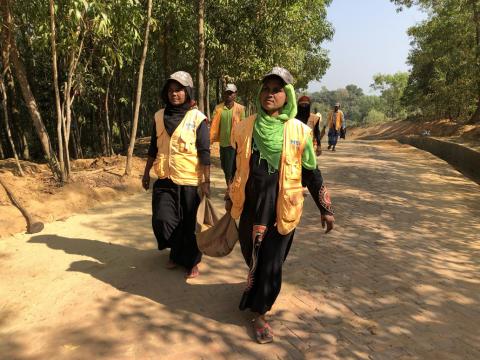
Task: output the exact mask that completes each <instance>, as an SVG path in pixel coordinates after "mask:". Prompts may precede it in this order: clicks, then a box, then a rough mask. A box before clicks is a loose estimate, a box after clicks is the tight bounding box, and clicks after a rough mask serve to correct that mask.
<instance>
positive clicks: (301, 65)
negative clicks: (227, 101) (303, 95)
mask: <svg viewBox="0 0 480 360" xmlns="http://www.w3.org/2000/svg"><path fill="white" fill-rule="evenodd" d="M330 2H331V0H313V1H307V0H292V1H285V0H260V1H253V0H217V1H208V0H207V1H206V19H205V32H206V58H207V61H208V63H209V69H210V72H209V73H208V74H207V76H208V80H209V82H208V83H209V85H210V87H211V88H212V89H215V91H213V90H211V91H210V99H209V101H210V102H211V103H214V102H215V93H216V92H217V89H216V87H217V86H216V84H217V83H220V84H222V83H224V82H225V81H234V82H236V83H237V86H238V88H239V90H240V95H241V98H242V99H243V100H244V101H245V102H248V101H249V100H251V97H252V96H253V94H255V93H256V90H257V86H258V80H259V78H260V77H261V76H262V75H263V74H264V73H265V72H266V71H268V70H269V69H270V68H271V67H272V66H275V65H280V66H284V67H286V68H288V69H289V70H290V71H291V72H292V74H293V75H294V77H295V78H296V86H297V87H305V86H306V85H307V84H308V82H309V81H311V80H315V79H316V80H318V79H320V78H321V77H322V76H323V74H324V73H325V71H326V69H327V67H328V65H329V60H328V57H327V53H326V51H325V50H323V49H322V48H321V44H322V43H323V42H324V41H325V40H327V39H331V37H332V35H333V29H332V26H331V24H330V23H328V21H327V20H326V7H327V6H328V5H329V4H330ZM10 4H11V6H12V12H13V18H14V22H15V25H16V27H17V31H16V34H17V37H18V38H17V44H18V48H19V51H20V54H21V56H22V58H23V60H24V62H25V65H26V67H27V72H28V74H29V76H30V79H29V81H30V83H31V85H32V89H33V92H34V95H35V97H36V99H37V101H38V103H39V106H40V110H41V113H42V116H43V118H44V121H45V124H46V126H47V130H48V132H49V133H50V135H51V138H52V143H54V144H55V143H56V141H55V137H56V132H55V126H56V125H55V119H56V116H55V105H54V104H55V103H54V93H53V85H52V79H53V77H52V64H51V48H50V46H51V44H50V17H49V16H50V15H49V8H48V1H45V0H16V1H15V2H13V1H11V2H10ZM153 6H154V7H153V24H152V31H151V35H150V39H151V41H150V46H149V51H148V55H147V61H146V65H145V77H144V85H143V96H142V106H141V115H140V121H139V130H138V131H139V134H140V136H142V135H144V136H146V135H149V134H150V132H151V125H152V118H153V114H154V113H155V112H156V111H157V110H158V109H159V108H160V107H161V106H162V104H161V100H160V92H161V87H162V85H163V83H164V81H165V79H166V77H167V76H168V75H169V74H170V73H172V72H174V71H177V70H185V71H188V72H190V73H191V74H192V76H193V77H194V78H195V75H196V69H197V48H198V46H197V15H198V12H197V8H196V2H194V1H181V0H157V1H155V2H154V5H153ZM145 16H146V11H145V7H144V2H142V1H140V0H114V1H102V0H71V1H55V18H56V19H55V20H56V28H57V34H56V43H57V53H58V68H59V69H58V70H59V71H58V72H59V84H60V93H61V96H62V99H63V97H64V91H65V83H66V82H67V80H68V77H69V75H71V76H72V78H73V87H72V94H74V95H75V96H74V103H73V105H72V111H73V118H74V119H73V123H72V131H74V132H75V131H76V132H78V134H77V135H78V137H79V138H80V141H81V145H82V147H83V152H84V153H86V154H90V155H91V154H96V153H102V152H104V151H105V150H104V149H103V148H102V147H103V146H104V145H103V143H104V137H105V136H106V135H105V132H106V131H107V130H106V128H105V121H106V119H107V114H106V111H107V109H106V106H107V105H106V102H108V112H109V114H108V115H109V116H108V119H109V122H110V129H111V130H110V132H111V135H112V136H113V143H114V145H115V149H116V150H117V151H122V149H123V148H124V146H125V137H128V133H129V128H130V121H131V119H132V117H133V114H132V112H133V97H134V90H135V87H136V79H137V74H136V73H137V71H138V62H139V58H140V52H141V47H142V34H143V31H144V23H145ZM72 56H73V57H77V56H78V65H77V66H76V67H75V68H74V69H73V71H72V69H71V66H70V64H71V59H72ZM17 100H18V102H19V103H22V99H21V98H20V97H19V98H18V99H17ZM21 111H22V114H21V116H22V117H25V118H28V114H27V112H26V109H25V106H23V107H22V109H21ZM29 140H30V141H36V139H35V137H34V136H31V138H30V139H29Z"/></svg>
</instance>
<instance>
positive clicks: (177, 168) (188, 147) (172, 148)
mask: <svg viewBox="0 0 480 360" xmlns="http://www.w3.org/2000/svg"><path fill="white" fill-rule="evenodd" d="M164 111H165V109H161V110H159V111H157V113H156V114H155V129H156V132H157V148H158V152H157V156H156V158H155V161H154V163H153V168H154V170H155V172H156V174H157V176H158V178H159V179H165V178H169V179H171V180H172V181H173V182H174V183H175V184H177V185H190V186H197V185H198V184H200V182H201V180H202V172H201V170H200V164H199V161H198V154H197V146H196V140H197V129H198V127H199V126H200V124H201V123H202V121H203V120H205V119H206V116H205V115H204V114H203V113H202V112H201V111H199V110H197V109H192V110H189V111H188V112H187V113H186V114H185V116H184V118H183V120H182V121H181V123H180V124H179V125H178V127H177V128H176V129H175V131H174V132H173V134H172V136H171V137H170V135H168V133H167V131H166V129H165V123H164V122H163V114H164Z"/></svg>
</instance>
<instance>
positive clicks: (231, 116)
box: [210, 84, 245, 185]
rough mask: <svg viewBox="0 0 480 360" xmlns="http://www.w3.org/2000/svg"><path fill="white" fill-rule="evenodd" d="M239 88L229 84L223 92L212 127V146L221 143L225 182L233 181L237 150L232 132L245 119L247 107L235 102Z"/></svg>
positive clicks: (221, 163) (214, 114)
mask: <svg viewBox="0 0 480 360" xmlns="http://www.w3.org/2000/svg"><path fill="white" fill-rule="evenodd" d="M236 98H237V87H236V86H235V85H234V84H227V86H226V88H225V91H224V92H223V102H221V103H220V104H218V105H217V106H216V107H215V111H214V113H213V120H212V124H211V126H210V144H213V143H214V142H219V143H220V165H221V167H222V170H223V173H224V175H225V181H226V183H227V185H228V183H229V182H230V181H231V180H232V168H233V162H234V161H235V149H234V148H233V147H232V130H233V129H234V128H235V126H237V124H238V123H239V122H240V121H241V120H243V119H244V118H245V107H244V106H243V105H240V104H239V103H237V102H236V101H235V99H236Z"/></svg>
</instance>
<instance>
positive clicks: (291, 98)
mask: <svg viewBox="0 0 480 360" xmlns="http://www.w3.org/2000/svg"><path fill="white" fill-rule="evenodd" d="M262 86H263V84H262ZM262 86H261V87H260V90H259V91H258V94H257V100H256V105H257V109H258V113H257V118H256V120H255V125H254V127H253V139H254V141H255V145H256V146H257V148H258V150H259V151H260V157H261V158H262V159H265V160H266V161H267V163H268V165H269V166H270V167H272V168H274V169H275V170H278V167H279V164H280V157H281V155H282V147H283V129H284V127H285V122H286V121H287V120H289V119H292V118H294V117H295V115H297V99H296V96H295V89H294V88H293V86H292V85H291V84H287V85H285V86H284V88H283V89H284V90H285V94H286V95H287V103H286V104H285V105H284V106H283V109H282V111H281V112H280V115H278V116H275V117H273V116H270V115H268V114H267V113H266V112H265V110H263V108H262V105H261V104H260V92H261V91H262Z"/></svg>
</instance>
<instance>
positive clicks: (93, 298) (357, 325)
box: [0, 142, 480, 360]
mask: <svg viewBox="0 0 480 360" xmlns="http://www.w3.org/2000/svg"><path fill="white" fill-rule="evenodd" d="M320 160H321V161H320V166H321V169H322V170H323V174H324V177H325V179H326V180H327V182H328V183H329V184H330V188H331V192H332V194H333V200H334V202H335V204H336V208H337V215H336V218H337V229H336V230H335V231H334V232H332V233H331V234H329V235H328V236H325V235H324V234H323V233H322V232H321V231H320V228H319V216H318V211H317V210H316V208H315V206H314V205H313V201H312V200H311V198H309V199H307V202H306V208H305V212H304V216H303V219H302V222H301V225H300V227H299V228H298V230H297V232H296V236H295V241H294V244H293V247H292V249H291V252H290V254H289V256H288V259H287V262H286V263H285V267H284V285H283V288H282V292H281V294H280V296H279V298H278V301H277V303H276V305H275V307H274V311H273V313H272V315H273V323H272V325H273V327H274V331H275V333H276V341H275V342H274V343H273V344H269V345H258V344H256V343H255V342H254V341H253V340H252V334H251V332H250V326H251V325H250V319H251V315H250V314H249V313H246V312H240V311H238V302H239V299H240V295H241V292H242V290H243V288H244V286H245V283H244V280H245V277H246V267H245V265H244V263H243V260H242V258H241V255H240V252H239V249H238V248H237V249H235V250H234V252H233V253H232V254H231V255H230V256H229V257H226V258H222V259H213V258H204V261H203V263H202V264H201V273H202V275H201V276H200V277H199V278H197V279H194V280H190V281H188V282H185V281H184V279H183V272H182V271H181V270H174V271H168V270H165V269H164V267H163V265H164V263H165V262H166V260H167V257H168V254H167V253H166V252H161V253H159V252H158V251H156V250H155V241H154V238H153V236H152V232H151V228H150V218H149V215H150V193H143V194H138V195H135V196H132V197H130V198H128V199H123V200H119V201H115V202H111V203H109V204H107V205H102V206H101V207H98V208H95V209H93V210H90V211H89V212H88V213H86V214H81V215H76V216H72V217H71V218H69V219H67V220H65V221H59V222H54V223H51V224H47V226H46V228H45V230H44V231H43V232H42V233H41V234H37V235H35V236H29V235H25V234H20V235H16V236H13V237H9V238H5V239H2V240H0V278H1V283H0V299H1V300H0V358H1V359H2V360H3V359H25V360H34V359H175V360H180V359H304V358H306V359H369V358H370V359H435V360H438V359H448V360H455V359H462V360H466V359H472V360H473V359H480V346H479V344H480V331H479V327H478V323H479V319H480V291H479V290H480V239H479V237H480V236H479V234H480V222H479V219H480V192H479V186H478V185H476V184H475V183H473V182H471V181H469V180H467V179H465V178H464V177H462V176H461V175H460V174H459V173H458V172H456V171H455V170H453V169H452V168H450V167H449V166H448V164H446V163H445V162H443V161H441V160H438V159H436V158H435V157H433V156H432V155H430V154H428V153H424V152H422V151H420V150H416V149H414V148H411V147H409V146H403V145H398V144H397V143H395V142H368V143H367V142H352V143H343V142H342V143H341V144H340V145H339V147H338V152H337V153H335V154H333V153H324V155H322V156H321V157H320ZM215 176H216V181H215V184H216V185H217V190H216V191H215V199H216V200H217V201H218V202H219V203H220V202H221V196H222V195H221V187H222V186H221V185H222V181H221V176H220V175H219V173H218V171H216V172H215Z"/></svg>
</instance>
